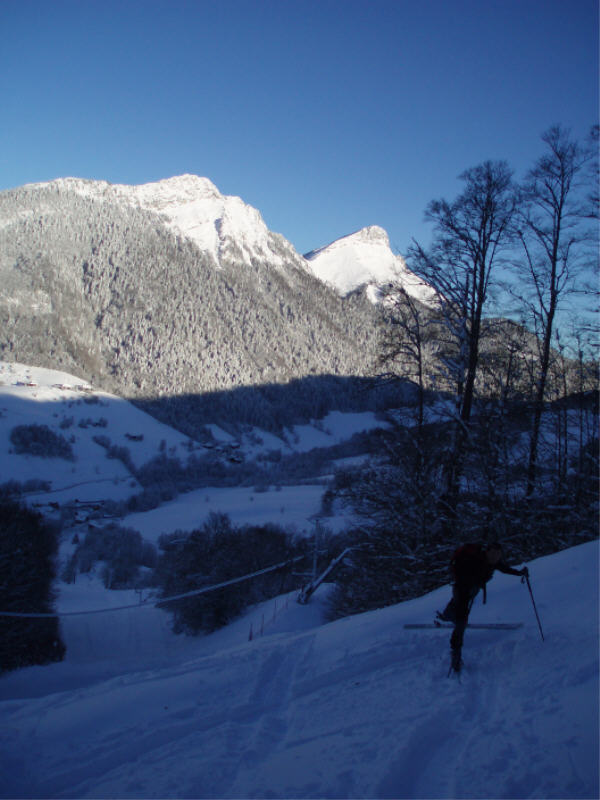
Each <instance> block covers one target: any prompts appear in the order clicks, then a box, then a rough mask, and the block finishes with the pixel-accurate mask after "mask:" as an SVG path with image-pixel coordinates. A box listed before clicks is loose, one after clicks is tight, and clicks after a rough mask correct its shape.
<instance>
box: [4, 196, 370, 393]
mask: <svg viewBox="0 0 600 800" xmlns="http://www.w3.org/2000/svg"><path fill="white" fill-rule="evenodd" d="M102 187H104V188H103V190H101V189H102ZM107 187H108V188H107ZM109 190H110V185H109V184H100V185H98V183H97V182H91V181H87V182H85V181H55V182H53V183H50V184H39V185H29V186H25V187H22V188H20V189H15V190H11V191H7V192H3V193H0V287H1V288H0V354H1V356H2V358H3V359H5V360H14V361H23V362H26V363H32V364H37V365H39V366H46V367H52V368H60V369H64V370H67V371H72V372H75V373H77V374H79V375H81V376H82V377H83V378H85V379H87V380H90V381H93V382H94V383H95V384H96V385H99V386H100V387H102V388H105V389H108V390H111V391H116V392H118V393H120V394H123V395H128V396H138V397H141V396H144V397H148V396H150V397H152V396H156V395H160V394H181V393H183V392H186V393H201V392H205V391H207V390H215V389H226V388H229V387H233V386H239V385H244V384H246V385H247V384H265V383H279V382H286V381H288V380H290V379H292V378H294V377H299V376H304V375H309V374H319V373H329V374H334V375H352V374H361V375H364V374H366V373H367V372H368V371H369V369H370V368H371V364H372V361H373V356H374V353H375V349H376V339H377V330H376V320H377V317H376V312H375V311H374V310H373V308H372V306H371V304H370V303H368V301H367V300H366V299H365V298H364V297H362V296H356V295H354V296H352V297H349V298H346V299H342V298H339V297H338V296H337V295H336V294H335V293H334V292H333V291H332V290H331V289H329V288H328V287H326V286H325V285H323V284H322V283H321V282H320V281H319V280H318V279H317V278H315V277H314V276H312V275H311V274H310V272H309V271H308V270H307V269H305V268H304V267H303V266H302V259H300V258H299V257H298V258H297V259H296V258H295V257H294V255H293V252H294V251H293V248H291V246H289V243H286V242H285V240H284V239H283V237H278V236H277V235H276V234H269V238H268V252H267V250H266V249H263V250H260V249H256V251H255V252H256V253H257V257H250V256H249V254H248V253H249V251H248V250H247V249H246V250H244V251H243V252H242V251H240V254H239V258H236V255H235V246H234V243H233V241H232V240H231V239H229V240H227V242H226V244H227V247H226V248H225V249H224V250H223V252H225V253H226V255H227V257H226V258H223V259H221V261H220V262H218V261H216V260H215V255H214V252H211V251H210V250H204V251H203V250H201V249H200V248H199V246H198V244H197V243H196V242H195V241H193V239H191V238H190V237H189V236H182V235H178V234H177V233H176V232H175V231H174V229H173V225H170V226H169V220H168V219H167V218H166V217H161V215H160V213H159V211H160V210H159V209H157V210H154V211H151V210H148V209H146V208H142V207H141V206H139V205H137V206H136V205H135V204H133V203H131V202H129V201H127V202H125V201H124V200H123V199H122V198H121V199H119V195H118V193H117V192H114V191H112V192H111V191H109ZM278 246H279V248H280V251H279V259H278V258H277V257H276V255H277V254H276V250H277V247H278ZM267 257H268V258H270V261H267V260H265V259H267ZM261 258H262V260H261Z"/></svg>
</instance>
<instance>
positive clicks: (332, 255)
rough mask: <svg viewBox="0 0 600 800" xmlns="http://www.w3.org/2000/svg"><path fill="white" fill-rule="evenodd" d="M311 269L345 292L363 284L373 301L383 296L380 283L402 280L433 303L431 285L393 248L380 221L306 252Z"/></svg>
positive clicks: (409, 289)
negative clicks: (417, 274) (395, 252)
mask: <svg viewBox="0 0 600 800" xmlns="http://www.w3.org/2000/svg"><path fill="white" fill-rule="evenodd" d="M304 257H305V258H306V259H307V261H308V263H309V267H310V269H311V270H312V272H313V273H314V274H315V275H316V276H317V278H319V279H320V280H322V281H324V282H325V283H327V284H329V285H330V286H332V287H333V288H334V289H335V290H336V291H337V292H338V293H339V294H340V295H342V296H344V295H347V294H349V293H350V292H353V291H354V290H355V289H358V288H361V287H363V286H366V287H367V294H368V296H369V298H370V299H371V300H372V301H373V302H377V301H378V300H379V299H380V295H381V292H380V287H382V286H385V285H386V284H389V283H392V284H400V285H401V286H403V287H404V288H405V289H406V291H407V292H408V293H409V294H410V295H411V296H413V297H415V298H416V299H417V300H420V301H421V302H422V303H432V302H434V300H435V295H434V292H433V290H432V289H431V287H429V286H428V285H427V284H425V283H424V282H423V281H421V280H420V279H419V278H418V277H417V276H416V275H415V274H414V273H412V272H410V270H409V269H408V268H407V266H406V263H405V262H404V259H403V258H402V257H401V256H397V255H395V254H394V253H393V252H392V249H391V247H390V242H389V238H388V235H387V233H386V232H385V231H384V229H383V228H380V227H379V226H378V225H371V226H370V227H368V228H362V230H359V231H356V233H352V234H350V235H349V236H344V237H342V238H341V239H337V240H336V241H335V242H332V243H331V244H329V245H327V246H326V247H322V248H320V249H319V250H313V251H312V252H310V253H306V254H305V256H304Z"/></svg>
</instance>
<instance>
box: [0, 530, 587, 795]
mask: <svg viewBox="0 0 600 800" xmlns="http://www.w3.org/2000/svg"><path fill="white" fill-rule="evenodd" d="M530 572H531V579H532V585H533V587H534V590H535V593H536V600H537V604H538V609H539V612H540V615H541V619H542V622H543V624H544V632H545V635H546V641H545V642H542V641H541V638H540V635H539V632H538V629H537V625H536V622H535V617H534V615H533V611H532V606H531V603H530V600H529V595H528V593H527V590H526V588H524V587H523V586H522V585H521V584H520V581H519V580H518V578H514V577H513V576H507V575H497V576H496V577H494V579H493V581H492V583H491V584H490V589H489V592H488V604H487V605H486V606H483V605H481V602H480V601H479V600H478V601H477V602H476V605H475V608H474V610H473V614H472V619H473V621H496V620H502V621H513V620H520V621H523V622H524V626H523V627H522V628H521V629H519V630H516V631H489V630H488V631H486V630H469V631H467V635H466V638H465V651H464V655H465V659H466V663H467V666H466V669H465V671H464V673H463V676H462V680H461V681H460V682H459V681H457V680H456V679H455V678H447V677H446V671H447V655H448V652H447V651H448V632H447V631H436V630H433V631H410V630H405V629H404V628H403V624H404V623H405V622H413V621H420V620H428V619H431V617H432V615H433V613H434V610H435V609H436V608H439V607H440V606H441V605H442V603H443V602H444V601H445V600H446V599H447V596H448V590H447V589H441V590H439V591H437V592H434V593H432V594H430V595H427V596H425V597H422V598H419V599H417V600H413V601H411V602H408V603H404V604H400V605H397V606H393V607H390V608H387V609H384V610H381V611H377V612H371V613H368V614H363V615H359V616H356V617H352V618H347V619H344V620H340V621H338V622H335V623H330V624H322V625H318V624H316V622H317V620H316V618H315V612H316V611H318V608H319V606H318V605H316V606H315V605H310V604H309V606H306V607H300V606H298V605H297V604H295V603H291V604H289V606H288V608H286V609H284V611H283V612H282V613H280V615H279V617H278V619H276V620H275V621H274V622H273V623H272V624H271V625H270V626H269V627H267V628H266V629H265V635H264V636H263V637H262V638H259V639H254V640H252V641H247V638H248V636H247V626H245V625H243V622H244V621H240V622H239V623H236V624H235V625H234V626H231V627H230V628H228V629H225V630H223V631H219V632H218V633H217V634H214V635H213V636H208V637H205V638H203V639H180V640H178V642H179V650H178V651H174V650H171V651H169V658H170V662H169V663H167V662H166V661H165V666H163V667H162V668H160V667H157V666H156V657H159V656H161V654H162V656H164V657H165V658H166V657H167V650H166V649H167V648H169V637H168V634H165V632H164V631H162V632H160V635H159V634H158V633H157V631H156V626H152V625H150V624H149V623H148V618H146V617H145V615H147V614H149V613H150V614H151V613H155V612H152V610H150V609H145V608H144V609H141V610H139V611H137V612H132V611H128V612H121V613H124V614H128V615H130V616H129V623H130V624H131V625H132V626H135V625H136V624H137V625H138V626H139V627H138V628H137V630H138V637H137V638H139V637H140V636H142V634H143V635H144V636H145V637H147V638H148V640H149V642H148V645H147V646H148V647H150V645H152V646H153V648H154V657H155V658H149V656H148V655H146V654H143V655H139V656H138V657H137V663H138V671H137V672H132V671H131V663H130V659H131V656H132V655H133V654H134V653H135V652H136V650H135V648H136V647H137V646H138V642H137V639H136V636H134V635H133V632H132V633H131V635H130V637H129V638H130V642H131V649H130V650H129V651H127V650H126V651H125V652H122V653H119V652H118V651H117V652H115V651H112V652H110V654H109V655H110V658H111V672H110V674H111V677H108V674H109V673H108V672H106V673H105V674H104V675H103V672H102V668H101V666H100V662H98V664H97V669H94V664H93V663H92V664H90V663H83V662H82V661H80V660H78V654H80V653H82V652H83V648H82V646H81V644H82V643H83V642H84V641H85V636H86V627H87V630H88V633H89V632H90V631H91V630H92V629H95V631H96V634H99V633H101V632H102V630H104V631H106V632H107V642H109V641H110V639H109V638H108V632H109V629H110V628H111V626H113V625H114V620H113V618H114V617H115V615H116V614H117V612H113V613H112V614H108V615H96V616H88V617H83V618H81V619H82V621H83V622H84V623H85V624H82V627H80V629H79V631H75V630H71V631H70V636H71V638H70V640H69V635H68V636H67V645H68V653H67V661H66V662H65V663H62V664H55V665H51V666H48V667H43V668H42V667H36V668H30V669H27V670H21V671H19V672H17V673H13V674H10V675H6V676H4V677H2V678H1V679H0V698H1V702H0V715H1V718H2V726H1V728H0V737H1V738H0V742H1V747H0V773H1V774H2V776H3V780H2V782H1V783H0V787H1V788H0V793H1V795H2V796H3V797H13V798H14V797H78V798H83V797H104V798H116V797H122V798H125V797H133V798H149V797H173V798H175V797H195V798H201V797H212V798H230V797H231V798H233V797H235V798H249V797H278V798H294V797H306V798H312V797H315V798H316V797H322V798H330V797H331V798H333V797H347V798H350V797H352V798H359V797H361V798H366V797H372V798H377V797H382V798H392V797H394V798H409V797H410V798H415V797H428V798H456V797H461V798H485V797H494V798H525V797H532V798H536V797H537V798H566V797H568V798H592V797H597V796H598V788H599V787H598V543H597V542H592V543H588V544H585V545H581V546H579V547H576V548H573V549H571V550H568V551H565V552H563V553H560V554H557V555H554V556H550V557H546V558H542V559H539V560H537V561H535V562H533V563H532V564H530ZM156 613H158V612H156ZM306 615H308V619H307V616H306ZM111 620H112V621H111ZM136 620H137V623H136ZM245 621H246V622H247V621H248V618H247V619H246V620H245ZM132 631H133V629H132ZM153 631H154V633H153ZM67 633H68V634H69V631H67ZM77 636H78V637H79V639H80V641H79V643H78V642H76V641H74V639H73V637H77ZM153 636H154V638H152V637H153ZM161 640H162V641H161ZM161 648H162V651H161ZM150 649H152V647H150ZM121 659H122V661H121ZM125 662H127V663H125ZM119 669H121V671H120V672H119Z"/></svg>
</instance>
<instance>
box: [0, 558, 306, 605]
mask: <svg viewBox="0 0 600 800" xmlns="http://www.w3.org/2000/svg"><path fill="white" fill-rule="evenodd" d="M303 558H306V556H296V558H292V559H290V560H289V561H282V562H281V563H279V564H273V566H271V567H265V568H264V569H259V570H256V572H250V573H248V574H247V575H240V577H238V578H230V579H229V580H226V581H221V583H215V584H213V585H212V586H203V587H202V588H201V589H193V590H192V591H190V592H183V593H182V594H175V595H172V596H171V597H161V598H160V599H158V600H152V601H151V602H149V601H144V602H141V603H130V604H129V605H125V606H114V607H112V608H95V609H89V610H87V611H55V612H53V613H46V614H44V613H33V612H31V613H28V612H21V611H0V617H17V618H20V619H55V618H56V617H82V616H87V615H90V614H106V613H108V612H111V611H127V610H131V609H140V608H160V607H161V606H164V605H166V604H167V603H172V602H175V601H176V600H183V599H185V598H187V597H195V596H196V595H200V594H206V593H207V592H212V591H215V590H216V589H223V588H225V587H226V586H232V585H233V584H235V583H241V582H242V581H247V580H250V579H251V578H256V577H258V576H259V575H265V574H266V573H267V572H274V571H275V570H277V569H281V568H282V567H285V566H287V565H288V564H295V563H296V561H301V560H302V559H303Z"/></svg>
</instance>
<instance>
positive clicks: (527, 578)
mask: <svg viewBox="0 0 600 800" xmlns="http://www.w3.org/2000/svg"><path fill="white" fill-rule="evenodd" d="M523 580H525V581H527V588H528V589H529V594H530V595H531V602H532V603H533V610H534V611H535V618H536V619H537V624H538V628H539V629H540V635H541V637H542V642H543V641H545V639H544V631H543V630H542V623H541V622H540V615H539V614H538V610H537V607H536V605H535V600H534V599H533V592H532V591H531V584H530V583H529V575H524V576H523Z"/></svg>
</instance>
